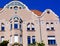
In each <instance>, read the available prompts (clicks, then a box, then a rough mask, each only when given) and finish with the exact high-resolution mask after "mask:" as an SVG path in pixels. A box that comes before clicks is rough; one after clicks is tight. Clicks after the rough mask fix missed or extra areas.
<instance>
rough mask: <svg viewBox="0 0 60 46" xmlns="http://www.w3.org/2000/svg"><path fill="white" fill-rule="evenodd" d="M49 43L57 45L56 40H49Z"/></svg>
mask: <svg viewBox="0 0 60 46" xmlns="http://www.w3.org/2000/svg"><path fill="white" fill-rule="evenodd" d="M48 44H49V45H55V44H56V40H48Z"/></svg>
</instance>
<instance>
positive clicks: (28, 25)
mask: <svg viewBox="0 0 60 46" xmlns="http://www.w3.org/2000/svg"><path fill="white" fill-rule="evenodd" d="M29 30H30V23H28V24H27V31H29Z"/></svg>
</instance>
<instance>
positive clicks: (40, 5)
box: [0, 0, 60, 17]
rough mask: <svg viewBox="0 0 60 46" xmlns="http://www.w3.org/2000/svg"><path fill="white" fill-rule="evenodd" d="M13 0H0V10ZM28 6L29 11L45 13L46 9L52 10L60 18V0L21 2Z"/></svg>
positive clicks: (29, 0) (27, 0)
mask: <svg viewBox="0 0 60 46" xmlns="http://www.w3.org/2000/svg"><path fill="white" fill-rule="evenodd" d="M11 1H13V0H0V8H3V7H4V6H5V5H6V4H7V3H9V2H11ZM19 1H21V2H22V3H24V4H25V5H26V6H28V8H29V9H31V10H32V9H33V10H39V11H41V12H43V11H44V10H46V9H51V10H52V11H53V12H55V13H56V14H57V15H58V16H59V17H60V0H19Z"/></svg>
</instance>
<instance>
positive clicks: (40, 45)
mask: <svg viewBox="0 0 60 46" xmlns="http://www.w3.org/2000/svg"><path fill="white" fill-rule="evenodd" d="M37 44H38V46H45V44H44V43H43V42H41V43H37Z"/></svg>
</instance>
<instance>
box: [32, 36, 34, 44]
mask: <svg viewBox="0 0 60 46" xmlns="http://www.w3.org/2000/svg"><path fill="white" fill-rule="evenodd" d="M32 43H33V44H35V36H32Z"/></svg>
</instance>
